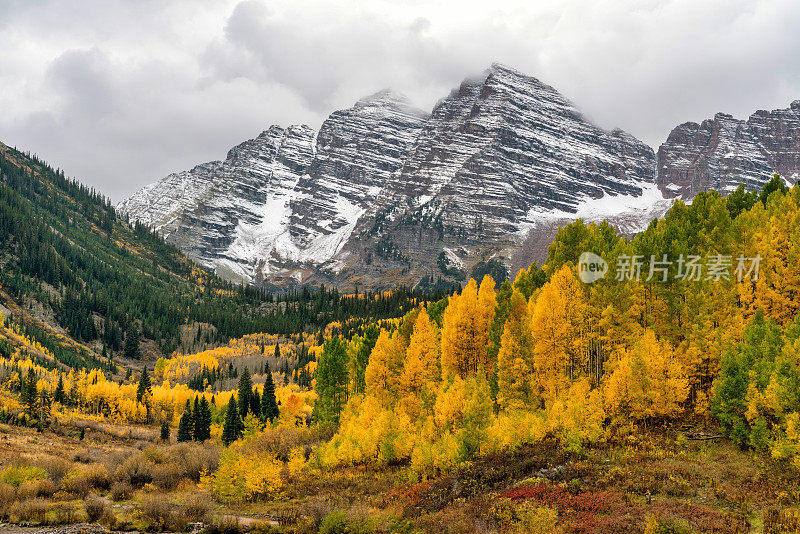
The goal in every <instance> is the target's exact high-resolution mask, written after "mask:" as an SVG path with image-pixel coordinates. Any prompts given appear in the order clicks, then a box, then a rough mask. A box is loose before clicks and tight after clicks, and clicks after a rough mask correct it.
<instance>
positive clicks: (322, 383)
mask: <svg viewBox="0 0 800 534" xmlns="http://www.w3.org/2000/svg"><path fill="white" fill-rule="evenodd" d="M347 383H348V381H347V347H346V346H345V343H344V341H342V339H341V338H339V337H338V336H336V337H333V338H331V339H329V340H328V341H326V342H325V345H324V347H323V350H322V355H321V356H320V359H319V365H318V366H317V384H316V391H317V401H316V403H315V404H314V413H315V414H316V416H317V417H318V419H319V420H320V421H326V422H332V423H338V422H339V414H340V413H341V411H342V408H344V405H345V403H346V402H347Z"/></svg>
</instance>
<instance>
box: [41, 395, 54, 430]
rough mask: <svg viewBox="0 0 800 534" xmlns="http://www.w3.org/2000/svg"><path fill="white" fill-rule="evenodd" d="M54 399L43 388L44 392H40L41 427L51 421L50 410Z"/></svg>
mask: <svg viewBox="0 0 800 534" xmlns="http://www.w3.org/2000/svg"><path fill="white" fill-rule="evenodd" d="M51 403H52V399H51V398H50V392H49V391H47V389H45V388H43V389H42V391H40V392H39V425H40V426H41V425H42V424H44V423H46V422H47V421H49V420H50V410H51V407H52V404H51Z"/></svg>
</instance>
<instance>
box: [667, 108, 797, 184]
mask: <svg viewBox="0 0 800 534" xmlns="http://www.w3.org/2000/svg"><path fill="white" fill-rule="evenodd" d="M775 172H777V173H780V174H781V176H783V177H784V178H785V179H786V180H787V181H788V182H790V183H795V182H797V180H798V176H800V175H799V174H798V173H800V100H795V101H794V102H792V104H791V106H790V107H789V108H787V109H777V110H773V111H763V110H762V111H757V112H755V113H753V114H752V115H750V118H748V119H747V120H746V121H745V120H739V119H735V118H733V117H732V116H731V115H727V114H725V113H717V114H716V115H715V116H714V118H713V119H707V120H704V121H703V122H702V123H700V124H697V123H694V122H687V123H684V124H681V125H680V126H678V127H677V128H675V129H674V130H672V132H670V134H669V136H668V137H667V140H666V142H665V143H664V144H662V145H661V147H660V148H659V149H658V178H657V182H658V185H659V188H660V189H661V190H662V191H663V193H664V194H665V195H667V196H671V197H680V198H684V199H691V198H692V197H694V195H696V194H697V193H698V192H699V191H703V190H708V189H716V190H719V191H723V192H730V191H733V190H734V189H736V188H737V187H738V186H739V184H740V183H743V184H745V186H746V187H747V188H748V189H753V188H756V187H760V186H761V185H762V184H763V183H764V181H765V178H769V177H770V176H771V175H772V173H775Z"/></svg>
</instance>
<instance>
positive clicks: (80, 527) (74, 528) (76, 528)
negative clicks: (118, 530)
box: [36, 523, 108, 534]
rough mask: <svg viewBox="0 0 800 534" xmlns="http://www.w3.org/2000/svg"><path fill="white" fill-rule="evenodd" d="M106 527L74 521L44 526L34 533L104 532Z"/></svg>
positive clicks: (79, 533) (88, 533)
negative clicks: (63, 524)
mask: <svg viewBox="0 0 800 534" xmlns="http://www.w3.org/2000/svg"><path fill="white" fill-rule="evenodd" d="M107 532H108V529H107V528H105V527H103V526H101V525H97V524H90V523H75V524H74V525H66V526H62V527H53V528H46V529H41V530H38V531H36V534H106V533H107Z"/></svg>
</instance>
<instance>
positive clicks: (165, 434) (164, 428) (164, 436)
mask: <svg viewBox="0 0 800 534" xmlns="http://www.w3.org/2000/svg"><path fill="white" fill-rule="evenodd" d="M161 441H163V442H165V443H167V442H169V423H168V422H167V420H166V419H164V421H163V422H162V423H161Z"/></svg>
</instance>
